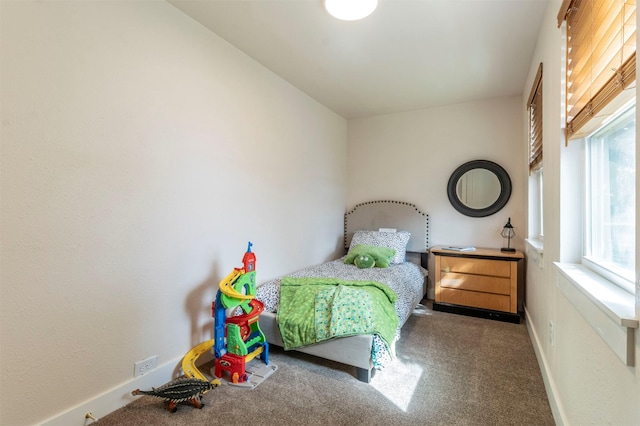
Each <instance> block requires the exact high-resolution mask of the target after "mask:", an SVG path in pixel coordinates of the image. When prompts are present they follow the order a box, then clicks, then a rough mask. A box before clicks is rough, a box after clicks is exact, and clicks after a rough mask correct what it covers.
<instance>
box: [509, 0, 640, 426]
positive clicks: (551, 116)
mask: <svg viewBox="0 0 640 426" xmlns="http://www.w3.org/2000/svg"><path fill="white" fill-rule="evenodd" d="M560 3H561V1H560V0H553V1H551V2H550V3H549V6H548V8H547V13H546V15H545V20H544V23H543V25H542V27H541V30H540V34H539V38H538V44H537V48H536V52H535V54H534V57H533V58H532V61H531V66H530V69H529V78H528V80H527V84H526V85H525V87H524V88H523V95H524V96H523V97H524V99H525V100H526V98H527V97H528V96H529V92H530V90H531V85H532V84H533V79H534V77H535V73H536V71H537V69H538V65H539V64H540V62H543V64H544V65H543V66H544V71H543V102H544V104H543V123H544V125H543V128H544V133H543V144H544V225H545V230H544V231H545V237H544V254H543V256H542V257H539V256H538V255H537V254H536V253H535V252H533V251H529V252H528V253H527V254H528V255H529V262H528V265H529V266H528V271H527V294H526V309H527V315H528V325H529V329H530V332H531V335H532V340H533V343H534V346H535V347H536V350H537V355H538V360H539V362H540V365H541V369H542V371H543V375H544V377H545V382H546V383H545V384H546V386H547V392H548V394H549V396H550V401H551V405H552V409H553V412H554V417H555V419H556V422H557V423H558V424H566V425H605V424H609V425H616V426H623V425H629V426H630V425H637V424H638V423H639V422H640V372H639V367H638V366H636V367H626V366H625V365H624V364H623V363H622V361H621V360H620V359H619V358H618V357H617V356H616V355H615V354H614V352H613V351H612V350H611V349H610V348H609V347H608V346H607V345H606V343H605V342H604V341H603V340H602V339H601V338H600V337H599V336H598V334H597V333H596V331H595V330H594V329H593V328H591V326H590V325H589V324H588V323H587V322H586V321H585V319H584V318H583V317H582V316H581V315H580V314H579V313H578V312H577V311H576V309H575V308H574V307H573V305H572V304H571V302H569V301H568V300H567V298H566V297H565V296H564V295H563V293H562V291H560V290H559V289H558V287H557V278H556V275H557V273H556V271H557V270H556V269H555V267H554V265H553V262H557V261H564V262H571V261H576V260H577V259H578V258H579V255H580V252H579V250H580V241H579V238H573V237H569V235H570V234H571V233H572V232H574V231H575V227H576V224H577V226H578V227H579V224H580V219H579V218H576V216H575V210H573V211H571V210H569V211H567V210H568V209H567V208H566V206H567V204H570V203H576V198H578V201H577V202H579V195H580V194H579V193H576V191H575V190H572V189H567V188H566V186H564V185H563V184H562V183H563V182H564V181H566V180H567V176H569V175H572V174H574V173H576V170H575V169H576V168H577V169H578V170H577V171H578V172H579V168H580V163H578V164H577V165H576V161H578V162H580V161H581V160H580V159H581V155H580V150H581V146H580V143H579V142H577V141H575V142H571V143H570V145H569V147H565V145H564V136H563V133H562V128H563V124H562V120H563V113H562V108H563V99H562V93H563V88H562V84H564V83H563V77H562V73H563V58H564V53H563V50H564V39H563V36H562V30H561V29H558V28H557V20H556V16H557V13H558V10H559V9H560ZM520 109H521V111H524V109H525V106H524V103H523V105H522V107H521V108H520ZM522 143H523V145H524V146H526V144H527V141H526V137H523V138H522ZM639 153H640V151H639ZM639 164H640V163H639ZM637 188H640V185H638V186H637ZM639 199H640V198H639ZM538 263H539V265H540V266H538ZM637 292H638V294H640V288H639V289H638V290H637ZM636 303H637V307H636V312H640V303H638V302H636ZM550 321H551V322H553V324H554V334H555V336H554V342H555V343H554V345H552V344H551V343H550V339H549V322H550ZM635 341H636V347H635V353H636V364H638V360H640V333H638V330H636V331H635Z"/></svg>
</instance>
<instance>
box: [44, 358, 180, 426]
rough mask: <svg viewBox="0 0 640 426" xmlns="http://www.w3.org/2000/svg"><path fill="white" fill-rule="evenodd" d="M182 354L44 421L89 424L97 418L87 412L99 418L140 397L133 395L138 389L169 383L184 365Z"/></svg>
mask: <svg viewBox="0 0 640 426" xmlns="http://www.w3.org/2000/svg"><path fill="white" fill-rule="evenodd" d="M181 362H182V357H180V358H177V359H175V360H172V361H170V362H167V363H165V364H163V365H161V366H159V367H158V368H156V369H155V370H153V371H150V372H149V373H147V374H144V375H142V376H139V377H136V378H133V379H131V380H129V381H126V382H124V383H122V384H121V385H118V386H116V387H114V388H112V389H110V390H108V391H106V392H104V393H102V394H99V395H97V396H95V397H93V398H91V399H89V400H87V401H85V402H83V403H81V404H78V405H76V406H75V407H73V408H70V409H68V410H66V411H64V412H62V413H59V414H56V415H55V416H53V417H50V418H49V419H47V420H45V421H44V422H42V423H41V424H42V425H47V426H88V425H91V424H92V423H93V422H94V421H93V420H92V419H90V418H87V413H91V415H93V416H94V417H95V418H97V419H100V417H103V416H106V415H107V414H109V413H112V412H114V411H115V410H117V409H119V408H121V407H123V406H125V405H127V404H128V403H130V402H132V401H134V400H135V399H136V398H138V397H135V396H133V395H131V391H132V390H134V389H151V388H152V387H158V386H160V385H162V384H164V383H167V382H169V381H171V380H172V379H174V378H175V377H176V373H181V372H182V370H181V368H180V365H181Z"/></svg>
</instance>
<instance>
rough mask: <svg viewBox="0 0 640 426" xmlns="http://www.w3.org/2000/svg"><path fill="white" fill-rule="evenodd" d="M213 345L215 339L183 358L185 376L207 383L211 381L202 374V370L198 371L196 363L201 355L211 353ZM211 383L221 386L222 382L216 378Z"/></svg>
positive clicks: (195, 348) (204, 343) (200, 345)
mask: <svg viewBox="0 0 640 426" xmlns="http://www.w3.org/2000/svg"><path fill="white" fill-rule="evenodd" d="M213 343H214V340H213V339H211V340H207V341H206V342H202V343H200V344H199V345H197V346H195V347H194V348H193V349H191V350H190V351H189V352H187V354H186V355H185V356H184V358H182V371H183V372H184V375H185V376H187V377H191V378H195V379H200V380H204V381H205V382H208V381H209V379H208V378H207V377H206V376H205V375H204V374H202V373H201V372H200V370H198V367H196V361H197V360H198V358H200V355H202V354H203V353H205V352H208V351H210V350H211V348H213ZM211 383H214V384H216V385H218V386H220V380H218V379H215V378H214V380H212V381H211Z"/></svg>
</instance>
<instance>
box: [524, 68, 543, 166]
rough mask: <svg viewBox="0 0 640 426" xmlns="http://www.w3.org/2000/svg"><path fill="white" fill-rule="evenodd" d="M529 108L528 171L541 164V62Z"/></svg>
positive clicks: (528, 102) (528, 104) (530, 96)
mask: <svg viewBox="0 0 640 426" xmlns="http://www.w3.org/2000/svg"><path fill="white" fill-rule="evenodd" d="M527 108H528V109H529V171H533V170H535V169H537V168H538V167H540V165H541V164H542V64H540V66H539V67H538V72H537V74H536V78H535V80H534V81H533V87H532V88H531V94H530V95H529V100H528V101H527Z"/></svg>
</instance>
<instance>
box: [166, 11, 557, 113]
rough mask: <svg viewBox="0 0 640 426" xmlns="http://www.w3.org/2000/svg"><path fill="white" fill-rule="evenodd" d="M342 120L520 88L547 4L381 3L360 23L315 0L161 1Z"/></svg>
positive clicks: (499, 94) (516, 92) (506, 93)
mask: <svg viewBox="0 0 640 426" xmlns="http://www.w3.org/2000/svg"><path fill="white" fill-rule="evenodd" d="M168 1H169V3H171V4H173V5H174V6H175V7H177V8H178V9H180V10H182V11H183V12H184V13H186V14H187V15H189V16H191V17H192V18H193V19H195V20H196V21H198V22H200V23H201V24H202V25H204V26H205V27H208V28H209V29H211V31H213V32H214V33H216V34H217V35H219V36H220V37H222V38H223V39H225V40H226V41H228V42H229V43H231V44H232V45H234V46H236V47H237V48H238V49H240V50H241V51H243V52H245V53H246V54H247V55H248V56H250V57H251V58H253V59H255V60H256V61H257V62H259V63H261V64H262V65H263V66H265V67H266V68H268V69H270V70H271V71H273V72H274V73H275V74H277V75H279V76H280V77H282V78H283V79H285V80H287V81H288V82H290V83H291V84H293V85H294V86H296V87H297V88H298V89H300V90H301V91H303V92H305V93H306V94H308V95H309V96H311V97H312V98H314V99H316V100H317V101H318V102H320V103H322V104H323V105H325V106H327V107H328V108H330V109H331V110H333V111H335V112H336V113H337V114H339V115H341V116H343V117H345V118H356V117H367V116H373V115H379V114H388V113H394V112H402V111H410V110H417V109H424V108H430V107H434V106H441V105H450V104H456V103H462V102H471V101H476V100H481V99H489V98H494V97H502V96H515V95H521V94H522V93H523V91H524V85H525V83H526V78H527V74H528V72H529V67H530V62H531V57H532V54H533V51H534V49H535V43H536V38H537V34H538V30H539V28H540V24H541V21H542V18H543V15H544V10H545V8H546V6H547V3H548V2H547V0H379V4H378V8H377V9H376V10H375V11H374V12H373V14H371V15H370V16H368V17H367V18H365V19H363V20H361V21H340V20H337V19H335V18H333V17H331V16H330V15H329V14H328V13H327V12H326V11H325V10H324V8H323V6H322V1H321V0H168Z"/></svg>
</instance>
